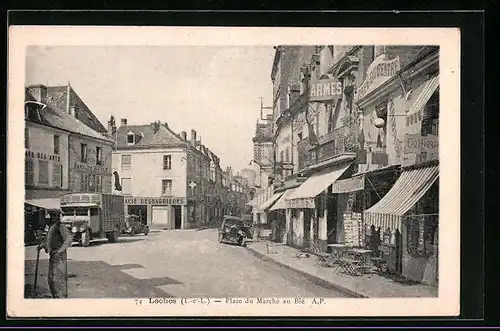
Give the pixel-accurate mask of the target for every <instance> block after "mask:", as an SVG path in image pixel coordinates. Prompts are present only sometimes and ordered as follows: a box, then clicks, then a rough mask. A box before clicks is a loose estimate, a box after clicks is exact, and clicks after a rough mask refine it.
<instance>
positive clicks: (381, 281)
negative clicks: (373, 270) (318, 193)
mask: <svg viewBox="0 0 500 331" xmlns="http://www.w3.org/2000/svg"><path fill="white" fill-rule="evenodd" d="M247 249H248V250H250V251H251V252H252V253H254V254H255V255H257V256H259V257H261V258H266V259H269V260H272V261H273V262H275V263H277V264H279V265H281V266H283V267H285V268H288V269H291V270H294V271H295V272H299V273H301V274H303V275H304V276H306V277H308V278H311V279H314V280H315V281H317V282H318V283H322V284H323V285H326V286H327V287H332V288H335V289H336V290H338V291H341V292H343V293H346V294H348V295H351V296H354V297H360V298H411V297H437V295H438V290H437V287H432V286H428V285H424V284H412V285H407V284H403V283H400V282H397V281H394V280H391V279H389V278H385V277H382V276H379V275H377V274H368V275H363V276H357V277H355V276H349V275H345V274H343V273H340V272H339V271H338V270H337V269H336V268H328V267H320V266H317V265H316V263H315V262H316V257H315V256H314V255H311V256H310V257H309V258H297V257H296V256H297V254H298V253H300V252H301V251H300V250H298V249H295V248H293V247H290V246H286V245H284V244H276V246H275V253H274V254H268V253H267V241H266V240H262V239H261V240H259V241H255V242H252V243H248V246H247Z"/></svg>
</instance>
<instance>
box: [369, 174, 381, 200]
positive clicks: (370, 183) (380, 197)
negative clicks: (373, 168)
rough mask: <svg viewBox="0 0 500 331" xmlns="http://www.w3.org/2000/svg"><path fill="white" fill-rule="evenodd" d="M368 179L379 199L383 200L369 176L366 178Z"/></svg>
mask: <svg viewBox="0 0 500 331" xmlns="http://www.w3.org/2000/svg"><path fill="white" fill-rule="evenodd" d="M365 177H366V179H368V183H370V185H371V186H372V187H373V190H374V191H375V193H376V194H377V196H378V198H379V199H382V197H381V196H380V194H378V191H377V189H376V188H375V186H374V185H373V183H372V181H371V180H370V178H369V177H368V176H365Z"/></svg>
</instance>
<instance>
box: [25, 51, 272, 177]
mask: <svg viewBox="0 0 500 331" xmlns="http://www.w3.org/2000/svg"><path fill="white" fill-rule="evenodd" d="M273 56H274V50H273V48H272V46H269V47H240V46H238V47H227V46H220V47H219V46H134V47H132V46H112V47H101V46H68V47H63V46H55V47H42V46H36V47H35V46H32V47H28V49H27V58H26V85H27V86H28V85H32V84H45V85H48V86H58V85H66V84H67V83H68V81H69V82H70V84H71V86H72V87H73V89H74V90H75V91H76V93H77V94H78V95H79V96H80V98H81V99H82V100H83V101H84V102H85V103H86V104H87V106H88V107H89V108H90V109H91V110H92V112H93V113H94V114H95V115H96V116H97V118H98V119H99V120H100V121H101V123H102V124H103V125H104V127H107V121H108V119H109V116H110V115H114V117H115V119H116V122H117V125H119V123H120V119H121V118H126V119H127V121H128V124H129V125H134V124H136V125H139V124H147V123H151V122H153V121H156V120H160V121H161V122H162V123H163V122H167V123H168V125H169V127H170V128H171V129H172V130H173V131H174V132H177V133H179V132H180V131H183V130H184V131H187V132H188V137H189V135H190V131H191V129H194V130H196V131H197V135H198V137H201V141H202V143H203V144H204V145H205V146H207V147H208V148H209V149H210V150H212V151H213V152H214V153H216V154H217V155H218V156H219V157H220V159H221V166H222V167H223V168H225V167H226V166H231V167H233V169H234V170H236V171H238V170H242V169H244V168H248V167H249V163H250V161H251V160H252V158H253V143H252V137H253V135H254V133H255V124H256V121H257V118H258V117H260V97H263V98H264V99H263V100H264V106H269V105H270V104H271V102H272V82H271V68H272V61H273Z"/></svg>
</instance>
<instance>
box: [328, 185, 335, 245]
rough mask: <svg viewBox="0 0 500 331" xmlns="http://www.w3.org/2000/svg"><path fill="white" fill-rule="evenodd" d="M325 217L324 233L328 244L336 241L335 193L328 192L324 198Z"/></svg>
mask: <svg viewBox="0 0 500 331" xmlns="http://www.w3.org/2000/svg"><path fill="white" fill-rule="evenodd" d="M326 208H327V210H328V211H327V217H326V231H327V232H326V233H327V241H328V243H329V244H336V243H337V195H336V194H331V193H330V192H328V197H327V200H326Z"/></svg>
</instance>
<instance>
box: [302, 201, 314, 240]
mask: <svg viewBox="0 0 500 331" xmlns="http://www.w3.org/2000/svg"><path fill="white" fill-rule="evenodd" d="M311 216H312V209H304V232H303V233H304V244H303V247H310V246H311Z"/></svg>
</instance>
